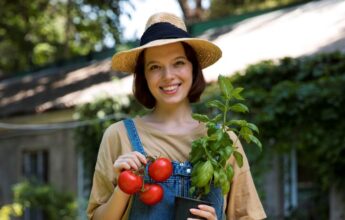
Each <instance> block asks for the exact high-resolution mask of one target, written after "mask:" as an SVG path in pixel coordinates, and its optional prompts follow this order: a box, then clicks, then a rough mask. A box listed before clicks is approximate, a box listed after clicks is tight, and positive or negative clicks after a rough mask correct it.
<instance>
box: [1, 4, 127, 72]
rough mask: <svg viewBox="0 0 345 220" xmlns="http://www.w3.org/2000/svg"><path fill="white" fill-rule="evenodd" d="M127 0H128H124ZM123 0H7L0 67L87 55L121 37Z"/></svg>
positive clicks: (17, 68)
mask: <svg viewBox="0 0 345 220" xmlns="http://www.w3.org/2000/svg"><path fill="white" fill-rule="evenodd" d="M122 1H127V0H122ZM120 2H121V0H114V1H110V0H97V1H96V0H51V1H46V0H34V1H18V0H3V1H1V2H0V8H1V9H0V17H1V20H0V54H1V55H2V56H0V71H2V72H3V73H5V74H10V73H13V72H16V71H21V70H24V69H28V68H30V67H33V66H36V65H42V64H46V63H49V62H54V61H58V60H61V59H68V58H70V57H72V56H76V55H86V54H88V53H90V52H91V51H93V50H101V49H102V48H104V47H107V41H106V40H105V39H114V40H115V42H117V41H119V36H120V33H121V29H120V25H119V15H120V13H121V7H120Z"/></svg>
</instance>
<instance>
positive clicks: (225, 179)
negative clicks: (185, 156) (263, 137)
mask: <svg viewBox="0 0 345 220" xmlns="http://www.w3.org/2000/svg"><path fill="white" fill-rule="evenodd" d="M218 85H219V87H220V92H221V96H220V99H212V100H210V101H208V102H207V103H206V106H207V107H209V108H213V109H214V110H215V111H216V112H217V114H215V116H214V117H212V118H209V116H208V115H206V114H197V113H195V114H193V118H194V119H195V120H198V121H200V122H204V123H205V124H206V127H207V135H206V136H203V137H200V138H198V139H196V140H194V141H193V142H192V150H191V152H190V154H189V160H190V162H191V163H192V165H193V169H192V176H191V184H192V186H191V189H190V193H191V194H192V195H193V194H194V195H196V196H197V197H201V196H202V195H205V194H208V193H209V191H210V186H211V183H212V182H213V184H214V186H215V187H221V189H222V193H223V194H224V195H225V194H227V193H228V192H229V190H230V183H231V181H232V178H233V176H234V169H233V167H232V165H231V164H229V163H227V162H228V159H229V158H230V156H231V155H233V156H234V158H235V160H236V162H237V164H238V166H239V167H242V165H243V156H242V154H241V153H240V152H239V151H237V147H236V142H237V141H238V139H237V140H235V141H233V140H232V139H231V138H230V136H229V132H234V133H235V134H236V135H237V136H238V138H243V139H244V140H246V141H247V142H248V143H250V142H254V143H255V144H256V145H258V146H259V147H260V148H261V143H260V141H259V140H258V138H256V137H255V136H254V132H256V133H258V132H259V130H258V128H257V127H256V125H254V124H252V123H248V122H247V121H246V120H237V119H232V120H229V119H228V114H229V113H230V112H235V113H236V112H237V113H245V112H248V107H247V106H245V105H244V104H242V103H238V101H242V100H244V98H243V97H242V96H241V92H242V91H243V88H234V87H233V86H232V84H231V82H230V79H229V78H226V77H223V76H219V78H218Z"/></svg>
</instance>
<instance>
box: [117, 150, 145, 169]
mask: <svg viewBox="0 0 345 220" xmlns="http://www.w3.org/2000/svg"><path fill="white" fill-rule="evenodd" d="M146 163H147V160H146V157H145V156H144V155H143V154H141V153H139V152H138V151H133V152H130V153H126V154H123V155H121V156H119V157H118V158H117V160H115V162H114V165H113V167H114V172H115V174H116V175H118V174H119V173H120V172H121V171H122V170H130V169H133V170H138V169H139V168H140V167H141V166H142V165H143V164H146Z"/></svg>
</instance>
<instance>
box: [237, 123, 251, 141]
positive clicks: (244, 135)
mask: <svg viewBox="0 0 345 220" xmlns="http://www.w3.org/2000/svg"><path fill="white" fill-rule="evenodd" d="M239 135H240V136H241V137H242V138H243V139H244V140H245V141H246V142H247V143H250V141H251V140H250V137H249V135H253V132H252V130H250V129H249V128H248V127H241V130H240V133H239Z"/></svg>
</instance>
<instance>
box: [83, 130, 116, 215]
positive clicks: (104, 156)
mask: <svg viewBox="0 0 345 220" xmlns="http://www.w3.org/2000/svg"><path fill="white" fill-rule="evenodd" d="M118 136H119V135H118V132H117V130H116V126H110V127H108V128H107V129H106V131H105V132H104V135H103V138H102V141H101V144H100V147H99V151H98V156H97V162H96V166H95V172H94V175H93V182H92V188H91V192H90V198H89V204H88V207H87V216H88V218H89V219H91V218H92V216H93V214H94V211H95V209H96V208H97V207H98V206H100V205H102V204H104V203H106V202H107V201H108V199H109V198H110V196H111V195H112V193H113V192H114V188H115V186H116V182H117V179H116V176H115V173H114V171H113V163H114V161H115V159H116V158H117V156H118V155H119V151H120V149H119V148H120V147H119V146H120V140H119V139H118Z"/></svg>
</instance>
